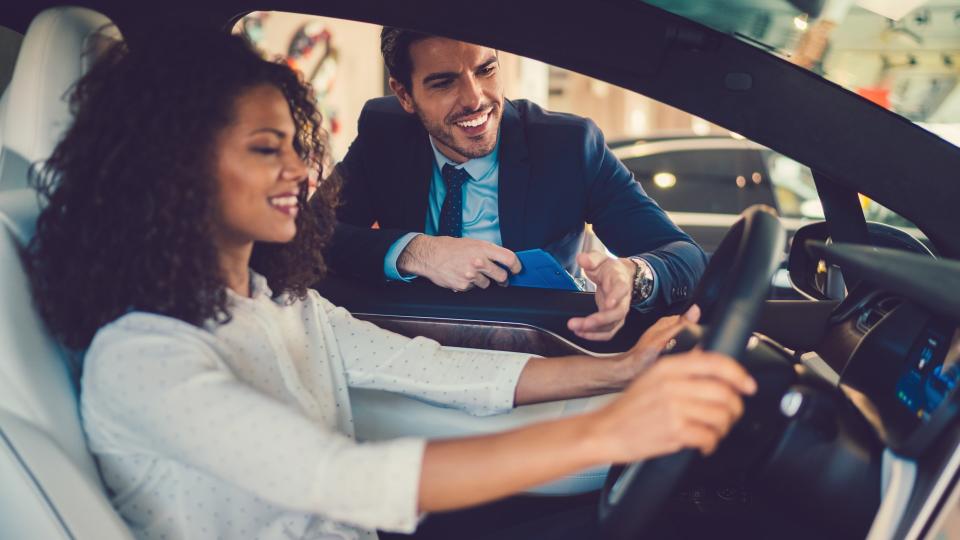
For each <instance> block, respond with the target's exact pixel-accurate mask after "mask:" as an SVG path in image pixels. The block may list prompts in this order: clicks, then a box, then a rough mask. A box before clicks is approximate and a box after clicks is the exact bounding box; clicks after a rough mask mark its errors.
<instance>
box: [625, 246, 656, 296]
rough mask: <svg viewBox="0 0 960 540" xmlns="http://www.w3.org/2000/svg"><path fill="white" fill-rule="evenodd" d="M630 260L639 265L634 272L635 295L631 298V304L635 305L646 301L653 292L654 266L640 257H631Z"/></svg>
mask: <svg viewBox="0 0 960 540" xmlns="http://www.w3.org/2000/svg"><path fill="white" fill-rule="evenodd" d="M630 260H631V261H633V264H635V265H636V266H637V269H636V271H634V273H633V297H632V298H631V300H630V304H631V305H634V306H635V305H638V304H642V303H644V302H646V301H647V299H649V298H650V295H651V294H653V268H651V267H650V263H648V262H647V261H645V260H643V259H641V258H640V257H630Z"/></svg>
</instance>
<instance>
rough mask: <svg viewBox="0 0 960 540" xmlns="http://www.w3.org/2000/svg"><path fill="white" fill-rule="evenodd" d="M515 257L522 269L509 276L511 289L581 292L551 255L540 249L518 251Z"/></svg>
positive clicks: (571, 277)
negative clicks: (526, 288) (527, 288)
mask: <svg viewBox="0 0 960 540" xmlns="http://www.w3.org/2000/svg"><path fill="white" fill-rule="evenodd" d="M517 257H518V258H519V259H520V264H521V265H523V269H522V270H521V271H520V273H518V274H513V275H512V276H510V280H509V283H510V286H511V287H534V288H538V289H560V290H564V291H580V290H582V289H581V287H580V285H579V284H578V283H577V281H576V280H575V279H573V276H571V275H570V274H569V273H568V272H567V271H566V270H565V269H564V268H563V267H562V266H560V263H559V262H557V259H555V258H554V257H553V255H551V254H549V253H547V252H546V251H544V250H542V249H528V250H526V251H518V252H517Z"/></svg>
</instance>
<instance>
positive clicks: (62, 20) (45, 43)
mask: <svg viewBox="0 0 960 540" xmlns="http://www.w3.org/2000/svg"><path fill="white" fill-rule="evenodd" d="M110 39H119V34H118V33H117V32H116V30H115V29H114V27H112V26H111V22H110V19H108V18H106V17H105V16H103V15H101V14H99V13H97V12H96V11H93V10H90V9H85V8H72V7H71V8H57V9H48V10H46V11H43V12H41V13H40V14H39V15H37V17H36V18H35V19H34V20H33V21H32V22H31V23H30V27H29V28H27V32H26V34H24V36H23V42H22V44H21V45H20V51H19V54H18V55H17V63H16V65H15V66H14V69H13V77H12V78H11V79H10V85H9V86H8V87H7V89H6V90H5V91H4V96H3V99H4V100H5V101H6V107H5V110H4V112H3V125H2V126H0V132H2V133H3V154H4V155H3V162H2V163H0V165H2V168H0V190H7V189H17V188H21V187H25V186H26V177H25V176H24V175H23V174H22V172H23V171H24V170H25V168H26V166H27V165H28V164H31V163H35V162H38V161H42V160H44V159H46V158H47V157H49V156H50V154H51V153H52V152H53V149H54V148H55V147H56V145H57V142H58V141H59V140H60V138H61V137H62V136H63V133H64V130H65V129H66V127H67V125H69V123H70V121H71V116H70V110H69V104H68V103H67V100H66V96H67V93H68V92H69V90H70V88H71V87H72V86H73V84H74V83H75V82H76V81H77V80H78V79H79V78H80V76H81V75H83V74H84V73H86V71H87V69H89V67H90V65H91V63H92V62H93V61H94V60H95V59H96V53H97V52H98V51H100V50H101V49H102V46H103V45H104V42H105V40H110Z"/></svg>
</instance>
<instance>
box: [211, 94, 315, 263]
mask: <svg viewBox="0 0 960 540" xmlns="http://www.w3.org/2000/svg"><path fill="white" fill-rule="evenodd" d="M294 135H295V128H294V123H293V118H292V116H291V113H290V107H289V105H288V104H287V100H286V99H284V97H283V94H282V93H281V92H280V90H279V89H278V88H276V87H275V86H273V85H269V84H263V85H260V86H256V87H254V88H251V89H250V90H247V91H246V92H244V93H242V94H241V95H240V96H239V97H238V98H237V100H236V103H235V105H234V119H233V123H232V124H231V125H229V126H227V128H226V129H224V130H223V132H222V133H221V134H220V138H219V140H218V145H217V165H216V175H217V180H218V183H219V189H220V194H219V202H220V213H219V221H218V224H217V225H218V227H217V232H218V240H219V241H220V242H221V247H228V246H229V247H233V246H243V245H247V244H251V243H253V242H289V241H290V240H292V239H293V237H294V235H295V234H296V232H297V227H296V224H295V222H294V220H295V218H296V217H297V211H298V199H297V196H298V194H299V192H300V184H301V183H302V182H305V181H307V173H308V170H307V167H306V165H304V163H303V161H302V160H301V159H300V156H298V155H297V152H296V151H295V150H294V147H293V137H294Z"/></svg>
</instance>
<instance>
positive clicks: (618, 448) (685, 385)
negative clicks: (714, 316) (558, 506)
mask: <svg viewBox="0 0 960 540" xmlns="http://www.w3.org/2000/svg"><path fill="white" fill-rule="evenodd" d="M663 334H664V335H667V334H669V332H668V331H666V330H664V332H663ZM641 340H642V339H641ZM658 340H662V337H660V338H658ZM755 391H756V382H754V380H753V379H752V378H751V377H750V375H749V374H747V372H746V371H745V370H744V369H743V367H742V366H741V365H740V364H739V363H738V362H737V361H736V360H734V359H732V358H730V357H728V356H725V355H722V354H719V353H713V352H705V351H700V350H694V351H690V352H687V353H682V354H677V355H673V356H670V357H668V358H665V359H663V360H661V361H659V362H657V363H656V364H654V365H653V366H652V367H650V368H649V369H647V370H646V371H645V372H644V373H643V374H641V375H640V376H639V377H638V378H637V379H636V380H635V381H634V382H633V383H632V384H631V385H630V386H629V387H628V388H627V390H626V391H624V392H623V394H622V395H621V396H620V397H619V398H617V399H616V400H615V401H613V402H611V403H610V404H609V405H607V406H606V407H604V408H603V409H600V410H598V411H596V412H595V413H591V414H593V415H595V418H594V422H593V425H594V426H595V428H596V430H597V431H596V432H595V435H596V440H598V441H601V444H603V445H604V447H603V450H601V452H602V453H603V454H605V455H607V456H609V459H610V460H611V461H613V462H614V463H626V462H632V461H639V460H643V459H649V458H652V457H656V456H660V455H664V454H671V453H673V452H676V451H678V450H680V449H682V448H697V449H699V450H700V452H702V453H704V454H709V453H711V452H713V450H714V449H715V448H716V447H717V444H718V443H719V442H720V440H721V439H722V438H723V437H724V435H726V434H727V432H728V431H729V430H730V427H731V426H733V424H734V423H735V422H736V421H737V419H739V418H740V415H741V414H743V400H742V399H741V396H742V395H745V394H753V393H754V392H755Z"/></svg>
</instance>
